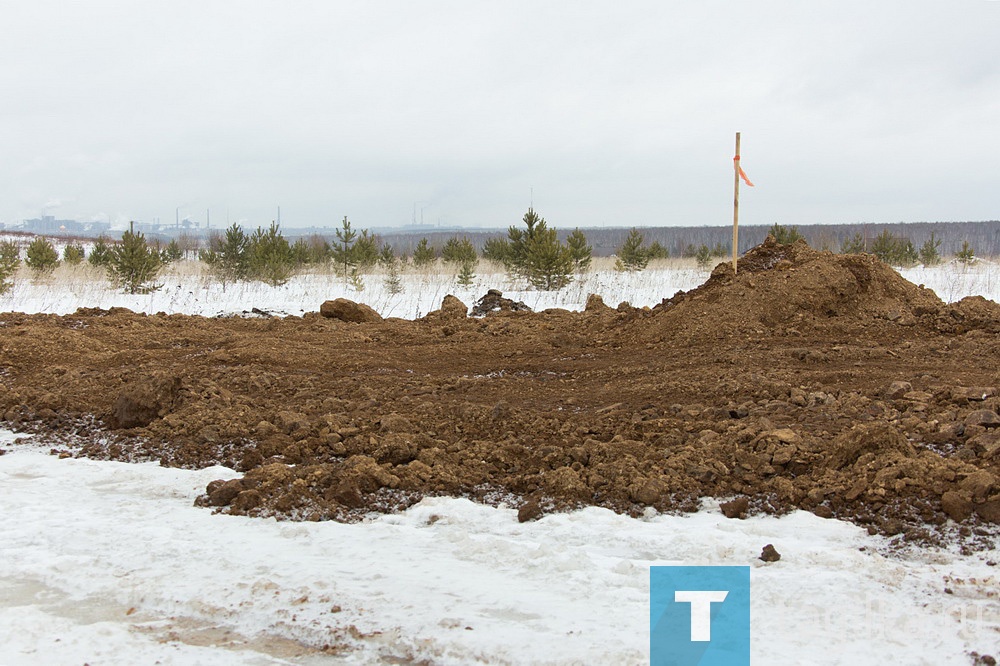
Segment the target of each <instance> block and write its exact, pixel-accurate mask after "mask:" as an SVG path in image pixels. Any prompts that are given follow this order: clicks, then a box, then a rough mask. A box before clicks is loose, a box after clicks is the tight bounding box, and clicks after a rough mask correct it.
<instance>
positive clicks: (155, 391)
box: [109, 375, 181, 428]
mask: <svg viewBox="0 0 1000 666" xmlns="http://www.w3.org/2000/svg"><path fill="white" fill-rule="evenodd" d="M180 385H181V380H180V377H177V376H175V375H154V376H145V377H139V378H137V379H134V380H132V381H131V382H129V384H128V385H126V387H125V389H124V390H123V391H122V392H121V394H119V396H118V399H117V400H115V403H114V406H113V407H112V408H111V416H110V419H109V421H110V422H111V425H112V427H114V428H141V427H145V426H147V425H149V424H150V423H152V422H153V421H154V420H155V419H158V418H160V417H163V416H166V415H167V414H168V413H169V412H170V410H171V409H172V408H173V406H174V403H175V401H176V399H177V391H178V390H179V389H180Z"/></svg>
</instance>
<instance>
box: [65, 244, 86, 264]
mask: <svg viewBox="0 0 1000 666" xmlns="http://www.w3.org/2000/svg"><path fill="white" fill-rule="evenodd" d="M85 256H86V253H85V252H84V249H83V246H82V245H80V244H78V243H76V244H70V245H67V246H66V247H65V248H63V261H65V262H66V263H67V264H69V265H70V266H78V265H80V263H81V262H82V261H83V259H84V257H85Z"/></svg>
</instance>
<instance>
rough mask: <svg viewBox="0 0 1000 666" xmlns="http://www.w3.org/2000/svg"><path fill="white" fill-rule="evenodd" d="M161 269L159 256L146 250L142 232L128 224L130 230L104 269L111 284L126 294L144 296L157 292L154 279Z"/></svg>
mask: <svg viewBox="0 0 1000 666" xmlns="http://www.w3.org/2000/svg"><path fill="white" fill-rule="evenodd" d="M162 267H163V261H162V260H161V258H160V253H159V252H157V251H156V250H155V249H153V248H151V247H149V245H148V244H147V243H146V238H145V236H143V234H142V233H141V232H139V233H137V232H136V231H135V224H134V223H132V222H130V223H129V229H128V231H126V232H125V233H124V234H122V242H121V243H119V244H118V245H116V246H115V247H114V248H113V249H112V250H111V260H110V262H109V263H108V265H107V271H108V277H109V278H110V279H111V282H112V283H113V284H115V285H116V286H118V287H121V288H122V289H124V290H125V291H126V292H127V293H129V294H146V293H149V292H151V291H156V290H157V289H159V288H160V285H154V284H153V282H154V281H155V280H156V276H157V275H159V273H160V269H161V268H162Z"/></svg>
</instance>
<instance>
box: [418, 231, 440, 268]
mask: <svg viewBox="0 0 1000 666" xmlns="http://www.w3.org/2000/svg"><path fill="white" fill-rule="evenodd" d="M436 260H437V252H435V251H434V248H433V247H430V245H429V243H428V242H427V239H426V238H421V239H420V241H419V242H418V243H417V247H416V249H415V250H413V265H414V266H416V267H417V268H423V267H425V266H430V265H431V264H433V263H434V262H435V261H436Z"/></svg>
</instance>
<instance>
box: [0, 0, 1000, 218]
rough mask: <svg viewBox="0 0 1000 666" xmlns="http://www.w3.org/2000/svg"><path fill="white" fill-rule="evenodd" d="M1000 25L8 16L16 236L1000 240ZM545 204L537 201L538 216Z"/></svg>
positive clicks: (5, 52)
mask: <svg viewBox="0 0 1000 666" xmlns="http://www.w3.org/2000/svg"><path fill="white" fill-rule="evenodd" d="M998 35H1000V2H997V1H991V0H958V1H953V2H944V1H943V0H942V1H938V0H936V1H934V2H926V1H923V0H905V1H900V2H885V1H879V2H872V1H871V0H862V1H855V0H836V1H832V2H830V1H825V0H810V1H809V2H798V1H797V2H791V1H788V2H752V1H749V0H747V1H741V2H718V1H713V0H699V1H698V2H683V3H682V2H679V1H665V0H656V1H654V2H639V1H635V0H615V1H613V2H604V1H600V2H592V1H581V0H572V1H569V0H567V1H562V2H556V1H548V2H546V1H539V0H534V1H531V2H512V1H495V2H489V3H487V2H480V1H473V0H461V1H455V2H443V1H427V0H406V1H401V2H397V1H393V2H386V1H378V2H359V1H357V0H352V1H351V2H346V1H344V2H342V1H331V0H327V1H324V2H305V1H296V2H288V1H285V0H282V1H279V2H262V1H258V0H243V1H241V2H221V1H217V0H195V1H188V0H169V2H159V1H149V0H144V1H143V2H134V0H122V1H108V0H104V1H99V0H89V1H88V2H74V3H69V2H65V1H62V0H59V1H55V0H0V62H2V63H3V64H2V66H0V118H2V122H0V222H6V223H7V224H10V223H13V222H17V221H19V220H21V219H23V218H29V217H36V216H38V215H40V214H43V213H44V214H50V215H55V216H56V217H58V218H63V219H79V220H89V219H111V220H112V221H113V222H116V223H117V224H118V225H119V226H120V225H121V224H122V223H124V221H126V220H128V219H135V220H140V221H147V222H148V221H152V220H153V219H154V218H160V219H161V220H162V221H172V220H173V219H174V216H175V211H176V210H178V209H179V211H180V215H181V217H185V216H190V217H191V219H193V220H195V221H197V222H199V223H201V224H203V223H204V221H205V216H206V210H211V221H212V226H213V227H221V226H224V225H225V223H226V221H227V219H228V220H230V221H234V222H235V221H240V222H242V223H244V224H246V225H249V226H257V225H258V224H267V223H268V222H269V221H270V220H272V219H274V218H275V217H276V216H277V209H278V206H280V207H281V220H282V223H283V226H285V227H302V226H309V225H336V224H338V223H339V221H340V220H341V218H342V217H343V216H345V215H347V216H349V217H350V219H351V220H352V222H353V223H354V224H355V226H356V227H376V226H388V225H401V224H409V223H410V222H411V221H412V219H413V216H414V209H415V210H416V218H417V220H418V221H419V220H420V218H421V216H422V217H423V221H424V222H425V223H427V224H439V223H440V224H443V225H462V226H494V227H505V226H507V225H510V224H514V223H518V222H519V220H520V218H521V216H522V215H523V213H524V211H525V210H526V209H527V207H528V205H529V203H530V202H531V200H532V196H533V200H534V207H535V209H536V210H537V211H538V212H539V214H541V215H542V216H543V217H545V218H546V219H547V220H548V222H549V223H550V224H552V225H555V226H559V227H574V226H580V227H590V226H602V225H608V226H653V225H656V226H659V225H725V224H731V223H732V194H733V192H732V190H733V170H732V156H733V149H734V135H735V132H736V131H741V132H742V137H743V150H742V152H743V159H742V163H743V166H744V168H745V170H746V171H747V173H748V174H749V176H750V178H751V179H752V180H753V181H754V182H755V184H756V187H755V188H753V189H748V188H746V187H744V188H743V189H742V192H741V206H740V213H741V218H740V219H741V222H744V223H747V224H772V223H774V222H780V223H783V224H808V223H840V222H858V221H867V222H875V223H878V222H897V221H934V220H985V219H997V218H998V217H1000V38H998ZM532 193H533V194H532Z"/></svg>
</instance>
